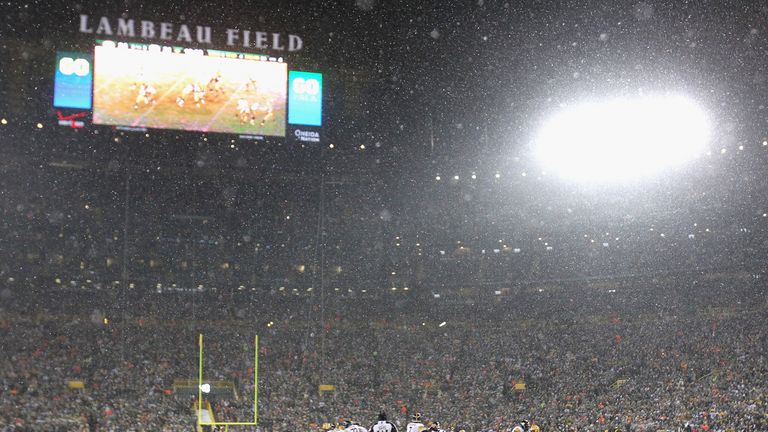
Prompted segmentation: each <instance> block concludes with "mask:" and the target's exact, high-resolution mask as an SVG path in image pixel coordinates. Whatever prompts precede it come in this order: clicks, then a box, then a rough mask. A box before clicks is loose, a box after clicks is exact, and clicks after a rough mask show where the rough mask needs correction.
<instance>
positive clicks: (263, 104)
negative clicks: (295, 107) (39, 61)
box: [93, 44, 288, 137]
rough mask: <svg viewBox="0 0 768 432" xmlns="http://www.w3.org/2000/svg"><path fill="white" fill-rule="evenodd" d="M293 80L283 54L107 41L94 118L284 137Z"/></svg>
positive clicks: (101, 52)
mask: <svg viewBox="0 0 768 432" xmlns="http://www.w3.org/2000/svg"><path fill="white" fill-rule="evenodd" d="M287 79H288V67H287V65H286V64H285V63H282V62H277V61H259V60H252V59H243V58H228V57H223V56H213V55H204V53H203V52H200V51H191V52H184V53H181V52H168V51H167V50H148V49H133V48H131V47H128V46H118V45H115V46H111V45H106V44H105V45H99V46H97V47H96V50H95V54H94V85H93V123H94V124H104V125H116V126H128V127H137V128H161V129H181V130H189V131H201V132H226V133H234V134H246V135H264V136H281V137H282V136H285V125H286V99H287V98H286V93H287Z"/></svg>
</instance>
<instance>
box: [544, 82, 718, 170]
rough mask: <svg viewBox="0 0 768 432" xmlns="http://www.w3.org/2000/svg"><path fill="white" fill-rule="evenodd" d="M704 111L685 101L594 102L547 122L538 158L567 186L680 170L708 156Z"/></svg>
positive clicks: (662, 98)
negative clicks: (571, 181)
mask: <svg viewBox="0 0 768 432" xmlns="http://www.w3.org/2000/svg"><path fill="white" fill-rule="evenodd" d="M708 139H709V124H708V121H707V117H706V115H705V113H704V111H703V110H702V109H701V108H700V107H699V106H698V105H696V104H695V103H694V102H692V101H690V100H688V99H686V98H684V97H681V96H645V97H637V98H630V99H615V100H609V101H605V102H590V103H584V104H581V105H576V106H573V107H570V108H566V109H564V110H563V111H561V112H559V113H557V114H555V115H554V116H553V117H552V118H551V119H549V120H548V121H547V122H546V123H545V124H544V127H543V128H542V129H541V131H540V133H539V136H538V137H537V140H536V148H535V154H536V157H537V158H538V159H539V160H540V161H541V163H542V164H544V165H545V167H546V170H547V171H553V172H556V173H558V174H560V175H561V176H562V177H564V178H567V179H569V180H575V181H579V182H585V183H607V182H612V181H618V182H622V181H629V180H635V179H639V178H645V177H650V176H652V175H655V174H658V173H659V172H661V171H664V170H666V169H668V168H671V167H674V166H678V165H681V164H683V163H685V162H686V161H689V160H691V159H693V158H695V157H697V156H699V155H701V154H703V153H704V152H705V151H706V146H707V141H708Z"/></svg>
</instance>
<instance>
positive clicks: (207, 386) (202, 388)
mask: <svg viewBox="0 0 768 432" xmlns="http://www.w3.org/2000/svg"><path fill="white" fill-rule="evenodd" d="M200 391H202V392H203V393H205V394H208V393H210V392H211V385H210V384H208V383H206V384H201V385H200Z"/></svg>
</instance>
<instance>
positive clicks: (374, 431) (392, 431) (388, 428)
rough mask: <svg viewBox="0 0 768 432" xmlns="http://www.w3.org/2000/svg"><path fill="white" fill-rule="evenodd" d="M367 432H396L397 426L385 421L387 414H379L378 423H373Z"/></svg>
mask: <svg viewBox="0 0 768 432" xmlns="http://www.w3.org/2000/svg"><path fill="white" fill-rule="evenodd" d="M369 432H397V426H395V424H394V423H392V422H389V421H387V414H386V413H383V412H382V413H381V414H379V421H377V422H376V423H374V424H373V425H372V426H371V428H370V429H369Z"/></svg>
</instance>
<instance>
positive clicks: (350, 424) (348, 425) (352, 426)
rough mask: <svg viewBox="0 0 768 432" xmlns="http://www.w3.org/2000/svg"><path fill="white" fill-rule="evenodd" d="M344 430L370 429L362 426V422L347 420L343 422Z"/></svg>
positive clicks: (364, 431)
mask: <svg viewBox="0 0 768 432" xmlns="http://www.w3.org/2000/svg"><path fill="white" fill-rule="evenodd" d="M343 426H344V432H368V429H366V428H364V427H362V426H360V423H358V422H355V421H351V420H347V421H345V422H344V423H343Z"/></svg>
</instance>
